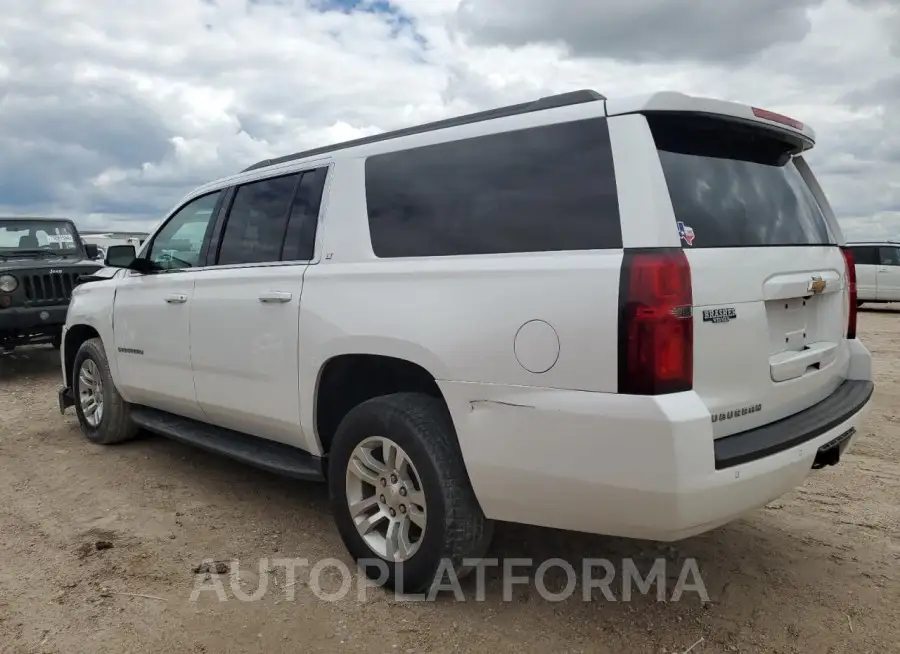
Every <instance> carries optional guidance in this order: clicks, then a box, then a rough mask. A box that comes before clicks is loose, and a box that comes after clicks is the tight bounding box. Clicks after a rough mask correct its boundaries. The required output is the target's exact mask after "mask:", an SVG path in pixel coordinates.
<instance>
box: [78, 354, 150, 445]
mask: <svg viewBox="0 0 900 654" xmlns="http://www.w3.org/2000/svg"><path fill="white" fill-rule="evenodd" d="M88 359H90V360H91V361H93V362H94V364H95V365H96V367H97V370H98V372H99V374H100V378H101V380H102V381H103V393H102V396H103V415H102V417H101V419H100V424H98V425H97V426H96V427H94V426H92V425H90V424H89V423H88V421H87V420H86V418H85V415H84V410H83V409H82V407H81V402H80V401H79V398H80V396H81V379H80V377H81V375H80V372H81V369H82V366H83V365H84V362H85V361H86V360H88ZM71 379H72V382H71V384H72V394H73V395H74V397H75V414H76V415H77V416H78V423H79V424H80V425H81V431H82V432H84V435H85V437H86V438H87V439H88V440H89V441H91V442H92V443H97V444H99V445H113V444H115V443H123V442H125V441H129V440H131V439H133V438H134V437H135V436H136V435H137V432H138V427H137V426H136V425H135V424H134V423H133V422H132V421H131V417H130V415H129V407H128V403H127V402H125V400H123V399H122V396H121V395H119V391H118V390H117V389H116V386H115V383H114V382H113V378H112V375H111V374H110V372H109V361H108V360H107V359H106V350H104V349H103V342H102V341H101V340H100V339H99V338H92V339H90V340H88V341H85V342H84V343H83V344H82V345H81V347H80V348H79V349H78V353H77V354H76V355H75V364H74V365H73V366H72V377H71Z"/></svg>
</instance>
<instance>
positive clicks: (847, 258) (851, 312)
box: [841, 248, 857, 338]
mask: <svg viewBox="0 0 900 654" xmlns="http://www.w3.org/2000/svg"><path fill="white" fill-rule="evenodd" d="M841 252H843V253H844V264H845V265H846V267H847V291H848V293H847V295H849V296H850V306H849V307H848V311H847V338H856V313H857V309H856V299H857V295H856V262H854V261H853V253H852V252H851V251H850V248H841Z"/></svg>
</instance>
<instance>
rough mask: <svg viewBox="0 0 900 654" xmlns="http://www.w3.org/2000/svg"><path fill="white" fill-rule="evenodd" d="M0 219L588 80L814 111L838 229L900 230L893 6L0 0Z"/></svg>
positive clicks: (859, 1) (114, 207) (159, 189)
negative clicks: (0, 0)
mask: <svg viewBox="0 0 900 654" xmlns="http://www.w3.org/2000/svg"><path fill="white" fill-rule="evenodd" d="M3 10H4V11H3V14H4V16H3V19H2V21H0V215H3V214H44V215H64V216H70V217H72V218H74V219H75V220H76V221H77V222H78V223H79V225H80V226H81V227H82V228H97V227H100V228H104V229H105V228H109V227H115V228H119V229H122V228H136V229H142V228H143V229H146V228H150V227H151V226H152V225H153V224H154V223H155V222H156V221H158V220H159V219H160V218H161V217H162V216H163V215H164V214H165V213H166V211H168V210H169V209H171V208H172V206H173V205H174V204H175V203H176V202H177V201H178V199H179V198H180V197H181V196H182V195H183V194H184V193H186V192H187V191H188V190H189V189H190V188H191V187H193V186H196V185H198V184H200V183H203V182H205V181H208V180H210V179H213V178H216V177H219V176H222V175H225V174H230V173H233V172H236V171H238V170H240V169H241V168H243V167H245V166H247V165H249V164H251V163H254V162H255V161H257V160H259V159H263V158H265V157H268V156H277V155H280V154H285V153H288V152H292V151H296V150H298V149H302V148H306V147H314V146H317V145H324V144H327V143H330V142H335V141H339V140H346V139H348V138H353V137H356V136H361V135H366V134H371V133H376V132H379V131H383V130H387V129H393V128H398V127H403V126H407V125H411V124H415V123H419V122H424V121H429V120H435V119H439V118H443V117H447V116H451V115H455V114H460V113H467V112H471V111H476V110H479V109H485V108H489V107H492V106H497V105H502V104H508V103H513V102H519V101H523V100H528V99H533V98H536V97H539V96H542V95H546V94H549V93H555V92H562V91H568V90H573V89H578V88H593V89H595V90H598V91H600V92H601V93H604V94H605V95H607V96H612V95H622V94H632V93H642V92H647V91H653V90H662V89H667V90H677V91H684V92H688V93H696V94H702V95H710V96H715V97H722V98H725V99H731V100H736V101H740V102H746V103H748V104H749V103H752V104H755V105H757V106H763V107H765V108H768V109H772V110H775V111H780V112H783V113H787V114H789V115H791V116H794V117H796V118H798V119H800V120H803V121H805V122H808V123H810V124H811V125H812V126H813V127H814V128H815V129H816V132H817V134H818V145H817V147H816V150H815V151H814V153H813V155H812V157H811V162H812V164H813V165H814V168H815V170H816V172H817V173H818V174H819V177H820V179H821V181H822V183H823V185H824V187H825V189H826V192H827V193H828V194H829V196H830V198H831V201H832V203H833V204H834V206H835V209H836V211H837V212H838V214H839V216H840V217H841V219H842V222H843V225H844V227H845V230H846V232H847V234H848V236H852V237H855V238H863V237H873V238H874V237H885V236H886V237H893V238H898V239H900V0H752V1H750V0H153V1H152V2H151V1H145V0H3Z"/></svg>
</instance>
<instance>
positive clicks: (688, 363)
mask: <svg viewBox="0 0 900 654" xmlns="http://www.w3.org/2000/svg"><path fill="white" fill-rule="evenodd" d="M692 304H693V294H692V291H691V269H690V265H689V264H688V260H687V257H686V256H685V254H684V251H683V250H682V249H681V248H671V249H670V248H660V249H651V250H626V251H625V256H624V259H623V260H622V274H621V278H620V282H619V393H626V394H630V395H660V394H663V393H677V392H680V391H687V390H690V389H691V388H692V387H693V383H694V322H693V313H692V310H691V305H692Z"/></svg>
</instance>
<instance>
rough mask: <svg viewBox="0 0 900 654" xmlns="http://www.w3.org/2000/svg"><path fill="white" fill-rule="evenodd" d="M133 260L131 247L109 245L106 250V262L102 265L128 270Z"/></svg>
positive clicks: (133, 255) (132, 247)
mask: <svg viewBox="0 0 900 654" xmlns="http://www.w3.org/2000/svg"><path fill="white" fill-rule="evenodd" d="M134 258H135V251H134V246H133V245H110V246H109V247H108V248H106V260H105V261H104V262H103V264H104V265H106V266H112V267H113V268H129V267H130V266H131V262H132V261H134Z"/></svg>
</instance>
